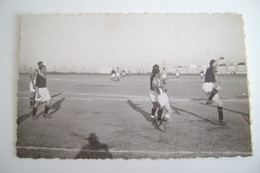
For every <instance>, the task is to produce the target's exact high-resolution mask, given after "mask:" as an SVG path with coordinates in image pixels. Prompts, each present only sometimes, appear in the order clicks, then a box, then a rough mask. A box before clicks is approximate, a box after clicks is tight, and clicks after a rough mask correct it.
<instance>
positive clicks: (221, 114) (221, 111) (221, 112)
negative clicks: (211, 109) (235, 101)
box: [218, 106, 223, 123]
mask: <svg viewBox="0 0 260 173" xmlns="http://www.w3.org/2000/svg"><path fill="white" fill-rule="evenodd" d="M218 121H219V122H220V123H222V122H223V107H220V106H218Z"/></svg>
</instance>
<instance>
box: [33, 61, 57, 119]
mask: <svg viewBox="0 0 260 173" xmlns="http://www.w3.org/2000/svg"><path fill="white" fill-rule="evenodd" d="M42 102H45V103H46V105H45V108H44V113H43V117H45V118H52V116H50V115H48V112H49V109H50V106H51V96H50V93H49V90H48V88H47V78H46V66H45V65H43V62H41V61H40V62H38V68H37V69H36V70H34V72H32V71H30V108H31V109H33V111H32V118H33V119H34V120H37V119H38V118H37V116H36V113H37V109H38V106H39V104H40V103H42Z"/></svg>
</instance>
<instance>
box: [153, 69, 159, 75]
mask: <svg viewBox="0 0 260 173" xmlns="http://www.w3.org/2000/svg"><path fill="white" fill-rule="evenodd" d="M152 73H153V75H157V74H160V69H158V68H154V69H153V71H152Z"/></svg>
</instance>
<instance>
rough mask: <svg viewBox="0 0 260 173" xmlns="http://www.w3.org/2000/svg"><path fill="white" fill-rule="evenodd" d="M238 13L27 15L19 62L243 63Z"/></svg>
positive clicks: (168, 64)
mask: <svg viewBox="0 0 260 173" xmlns="http://www.w3.org/2000/svg"><path fill="white" fill-rule="evenodd" d="M243 27H244V26H243V18H242V15H240V14H107V15H101V14H89V15H39V16H24V17H23V19H22V24H21V42H20V54H19V59H20V66H24V65H26V66H33V65H36V64H37V62H38V61H43V62H44V64H46V65H47V66H86V67H91V66H97V67H98V66H103V67H110V66H111V67H119V66H139V67H142V66H152V65H154V64H159V65H163V66H166V67H167V66H168V67H174V66H179V65H199V66H200V65H207V64H208V63H209V61H210V60H211V59H216V58H219V57H221V56H223V57H225V60H224V61H223V63H225V62H245V61H246V55H245V43H244V39H245V35H244V28H243Z"/></svg>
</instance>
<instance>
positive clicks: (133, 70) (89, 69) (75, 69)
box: [19, 65, 247, 74]
mask: <svg viewBox="0 0 260 173" xmlns="http://www.w3.org/2000/svg"><path fill="white" fill-rule="evenodd" d="M36 68H37V66H19V73H30V71H33V70H35V69H36ZM112 68H114V69H116V68H117V67H100V66H47V71H48V72H49V73H86V74H92V73H95V74H110V73H111V70H112ZM206 68H207V67H195V68H194V67H168V68H167V69H166V70H167V72H168V74H176V72H177V71H178V72H179V73H180V74H199V73H200V72H201V70H202V71H204V72H205V71H206ZM123 70H124V71H125V73H126V74H149V73H151V67H138V66H126V67H120V72H121V73H122V71H123ZM246 72H247V70H246V66H245V65H237V66H219V67H218V74H234V73H235V74H246Z"/></svg>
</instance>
